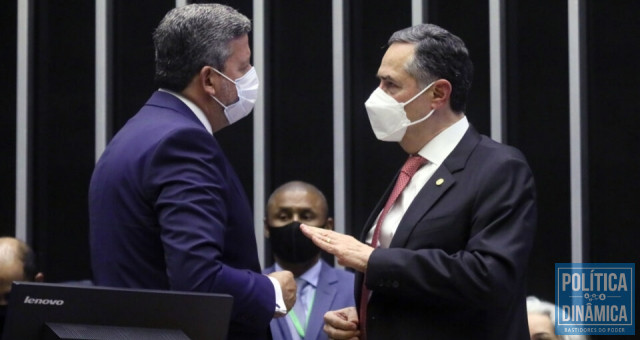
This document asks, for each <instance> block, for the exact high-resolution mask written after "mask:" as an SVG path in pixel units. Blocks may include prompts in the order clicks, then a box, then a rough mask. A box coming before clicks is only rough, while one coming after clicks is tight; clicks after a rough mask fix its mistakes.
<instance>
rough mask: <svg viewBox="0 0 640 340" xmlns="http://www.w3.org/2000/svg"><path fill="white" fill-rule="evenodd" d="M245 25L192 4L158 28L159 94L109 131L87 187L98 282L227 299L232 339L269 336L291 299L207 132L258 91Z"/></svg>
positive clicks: (242, 110) (247, 107)
mask: <svg viewBox="0 0 640 340" xmlns="http://www.w3.org/2000/svg"><path fill="white" fill-rule="evenodd" d="M250 30H251V23H250V21H249V19H248V18H247V17H245V16H244V15H242V14H240V13H238V12H237V11H235V10H234V9H232V8H230V7H228V6H224V5H218V4H194V5H187V6H182V7H178V8H175V9H173V10H171V11H170V12H169V13H167V15H166V16H165V17H164V18H163V20H162V21H161V22H160V24H159V26H158V27H157V28H156V30H155V32H154V35H153V38H154V45H155V50H156V75H155V78H156V82H157V84H158V86H159V87H160V90H159V91H157V92H155V93H154V94H153V95H152V96H151V98H150V99H149V100H148V101H147V103H146V104H145V105H144V106H143V107H142V108H141V109H140V111H139V112H138V113H137V114H136V115H135V116H134V117H133V118H131V119H130V120H129V121H128V122H127V123H126V124H125V125H124V126H123V127H122V129H121V130H120V131H119V132H118V133H117V134H116V135H115V136H114V137H113V139H112V140H111V142H110V143H109V145H108V146H107V148H106V150H105V151H104V153H103V154H102V156H101V157H100V160H99V161H98V163H97V164H96V166H95V169H94V172H93V175H92V178H91V184H90V188H89V212H90V226H91V230H90V241H91V261H92V266H93V273H94V280H95V283H96V284H97V285H104V286H115V287H133V288H149V289H168V290H169V289H170V290H180V291H198V292H213V293H225V294H230V295H232V296H233V298H234V300H233V310H232V315H231V323H230V328H229V335H228V336H229V338H230V339H252V340H254V339H266V338H268V337H269V331H268V326H269V323H270V321H271V319H272V318H273V317H274V316H282V315H284V314H285V313H286V312H287V311H288V310H289V309H290V308H291V307H292V306H293V304H294V302H295V291H296V287H295V281H294V279H293V275H292V273H291V272H287V271H282V272H274V273H271V274H270V275H269V276H266V275H263V274H262V273H261V271H260V263H259V261H258V255H257V249H256V239H255V234H254V227H253V226H254V223H253V217H252V211H251V206H250V204H249V202H248V200H247V197H246V195H245V193H244V191H243V188H242V185H241V183H240V181H239V179H238V177H237V175H236V173H235V172H234V170H233V168H232V167H231V164H229V161H228V160H227V158H226V156H225V154H224V152H223V150H222V149H221V148H220V145H219V144H218V142H217V141H216V139H215V137H214V135H213V133H214V132H216V131H218V130H220V129H222V128H224V127H226V126H228V125H230V124H233V123H234V122H235V121H237V120H238V119H241V118H242V117H244V116H246V115H248V114H249V113H250V111H251V110H252V109H253V104H254V102H255V100H256V96H257V93H258V84H259V82H258V78H257V76H256V72H255V70H254V69H253V67H252V66H251V63H250V56H251V50H250V48H249V43H248V33H249V31H250Z"/></svg>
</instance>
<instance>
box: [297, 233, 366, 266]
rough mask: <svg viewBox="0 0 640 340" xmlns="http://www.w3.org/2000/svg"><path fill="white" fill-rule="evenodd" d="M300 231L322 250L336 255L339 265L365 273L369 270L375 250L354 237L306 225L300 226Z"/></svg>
mask: <svg viewBox="0 0 640 340" xmlns="http://www.w3.org/2000/svg"><path fill="white" fill-rule="evenodd" d="M300 230H302V233H303V234H304V235H305V236H307V237H308V238H310V239H311V240H312V241H313V243H314V244H315V245H317V246H318V247H319V248H320V249H322V250H324V251H326V252H327V253H329V254H332V255H334V256H335V257H336V259H337V260H338V264H340V265H342V266H345V267H349V268H353V269H355V270H357V271H359V272H363V273H364V272H365V271H366V270H367V262H369V257H370V256H371V253H372V252H373V248H372V247H370V246H369V245H367V244H364V243H362V242H360V241H358V240H356V239H355V238H354V237H353V236H350V235H345V234H341V233H338V232H335V231H332V230H327V229H320V228H314V227H309V226H307V225H304V224H301V225H300Z"/></svg>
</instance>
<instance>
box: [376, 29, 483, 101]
mask: <svg viewBox="0 0 640 340" xmlns="http://www.w3.org/2000/svg"><path fill="white" fill-rule="evenodd" d="M397 42H400V43H411V44H414V45H415V52H414V55H413V58H411V59H410V60H409V62H408V63H407V65H406V66H405V70H406V71H407V73H409V74H410V75H411V76H412V77H414V78H415V79H416V80H417V81H418V84H419V85H420V86H421V87H425V86H427V85H428V84H429V83H431V82H432V81H435V80H437V79H446V80H448V81H449V82H450V83H451V86H452V90H451V101H450V103H451V109H452V110H453V111H455V112H462V111H464V110H465V107H466V105H467V95H468V93H469V89H470V88H471V80H472V78H473V64H472V63H471V58H470V57H469V51H467V48H466V47H465V45H464V42H463V41H462V39H460V38H458V37H457V36H456V35H454V34H452V33H450V32H449V31H447V30H445V29H444V28H441V27H439V26H436V25H433V24H420V25H416V26H412V27H408V28H405V29H402V30H399V31H397V32H395V33H393V35H392V36H391V38H389V41H388V44H389V45H391V44H393V43H397Z"/></svg>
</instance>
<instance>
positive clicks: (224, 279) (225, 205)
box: [146, 129, 275, 330]
mask: <svg viewBox="0 0 640 340" xmlns="http://www.w3.org/2000/svg"><path fill="white" fill-rule="evenodd" d="M212 138H213V137H212V136H211V135H210V134H208V133H206V131H204V130H203V129H183V130H180V131H177V132H174V133H172V134H170V135H169V136H167V137H166V138H165V139H164V140H163V141H162V142H161V143H159V144H158V146H157V148H156V149H155V150H154V153H153V155H152V157H150V161H149V164H148V165H147V167H146V172H147V176H148V181H147V182H148V183H150V184H149V188H150V189H149V190H150V191H152V192H150V193H149V194H150V195H155V196H156V198H155V206H154V207H153V208H154V209H155V210H156V212H157V216H158V224H159V225H160V228H161V239H162V244H163V247H164V252H165V262H166V271H167V275H168V277H169V282H170V285H171V289H174V290H185V291H200V292H211V293H225V294H230V295H232V296H233V298H234V302H233V311H232V316H231V320H232V322H238V323H240V325H242V326H243V327H246V328H245V329H247V330H250V329H255V330H264V329H265V327H266V326H267V325H268V323H269V321H270V320H271V318H272V317H273V314H274V310H275V292H274V286H273V284H272V283H271V281H270V280H269V278H268V277H266V276H265V275H262V274H261V273H257V272H254V271H252V270H249V269H246V268H234V267H232V266H230V265H227V264H226V263H225V262H226V261H225V260H224V259H223V250H224V249H225V247H239V248H238V249H245V248H246V249H249V250H250V249H255V236H254V234H253V226H252V225H249V226H242V227H243V228H246V230H245V231H246V232H247V234H246V237H244V238H242V240H241V242H246V243H245V244H250V243H251V242H252V243H254V244H253V247H249V246H247V247H244V248H243V244H225V235H226V233H227V232H230V231H229V230H227V228H228V224H227V222H228V211H229V209H230V208H232V207H229V205H230V204H231V203H230V202H229V200H228V199H227V198H228V197H227V195H228V190H229V188H228V186H229V183H228V181H227V180H226V178H227V176H226V173H225V171H226V166H225V162H226V159H225V158H224V156H223V154H222V151H221V150H220V148H219V146H218V145H217V143H216V142H215V140H212ZM235 233H237V231H235ZM246 256H247V257H251V256H253V257H257V254H255V253H254V252H251V251H247V254H246ZM256 261H257V259H256Z"/></svg>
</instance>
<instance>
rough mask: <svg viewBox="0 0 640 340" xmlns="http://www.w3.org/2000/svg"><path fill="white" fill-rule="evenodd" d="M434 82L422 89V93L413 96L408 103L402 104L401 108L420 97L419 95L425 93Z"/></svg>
mask: <svg viewBox="0 0 640 340" xmlns="http://www.w3.org/2000/svg"><path fill="white" fill-rule="evenodd" d="M435 82H436V81H435V80H434V81H432V82H431V84H429V85H427V87H425V88H424V89H422V91H420V92H418V94H416V95H415V96H413V98H411V99H409V100H408V101H406V102H404V103H402V105H403V106H406V105H409V103H411V102H412V101H413V100H414V99H416V98H418V97H420V95H421V94H423V93H425V92H426V91H427V90H428V89H429V88H430V87H431V86H432V85H433V84H434V83H435Z"/></svg>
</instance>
